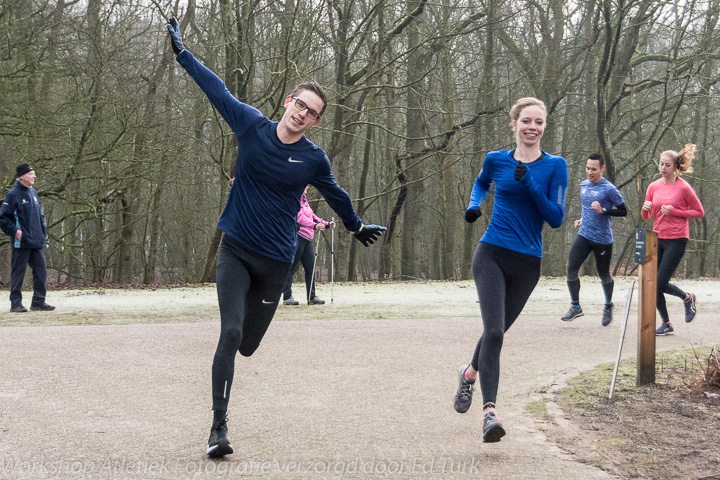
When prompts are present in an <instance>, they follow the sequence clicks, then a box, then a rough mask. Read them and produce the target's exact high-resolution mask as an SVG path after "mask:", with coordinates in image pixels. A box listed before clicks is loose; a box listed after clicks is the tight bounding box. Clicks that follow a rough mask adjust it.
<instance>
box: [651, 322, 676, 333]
mask: <svg viewBox="0 0 720 480" xmlns="http://www.w3.org/2000/svg"><path fill="white" fill-rule="evenodd" d="M674 332H675V329H674V328H673V327H672V325H671V324H670V322H665V323H663V324H662V325H660V326H659V327H658V329H657V330H655V335H657V336H661V335H672V334H673V333H674Z"/></svg>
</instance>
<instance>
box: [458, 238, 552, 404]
mask: <svg viewBox="0 0 720 480" xmlns="http://www.w3.org/2000/svg"><path fill="white" fill-rule="evenodd" d="M541 261H542V260H541V259H540V258H539V257H533V256H531V255H525V254H522V253H518V252H515V251H513V250H508V249H506V248H502V247H498V246H496V245H491V244H488V243H483V242H480V244H478V247H477V249H475V254H474V255H473V277H474V278H475V286H476V288H477V293H478V298H479V299H480V313H481V314H482V322H483V334H482V336H481V337H480V340H479V341H478V343H477V346H476V347H475V354H474V355H473V358H472V367H473V368H474V369H475V370H477V371H478V372H480V389H481V391H482V396H483V403H487V402H493V403H494V402H495V400H496V397H497V390H498V381H499V378H500V351H501V350H502V345H503V337H504V335H505V332H506V331H507V330H508V329H509V328H510V326H512V324H513V323H514V322H515V319H517V317H518V316H519V315H520V312H521V311H522V309H523V307H524V306H525V303H526V302H527V300H528V298H529V297H530V294H531V293H532V291H533V290H534V289H535V285H537V282H538V280H539V279H540V265H541Z"/></svg>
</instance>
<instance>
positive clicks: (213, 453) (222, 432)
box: [206, 417, 234, 458]
mask: <svg viewBox="0 0 720 480" xmlns="http://www.w3.org/2000/svg"><path fill="white" fill-rule="evenodd" d="M227 431H228V429H227V417H225V418H223V419H222V420H220V421H218V422H215V423H213V426H212V428H211V429H210V438H209V439H208V446H207V452H206V453H207V456H208V457H213V458H218V457H224V456H225V455H230V454H231V453H233V452H234V450H233V447H232V445H230V440H228V436H227Z"/></svg>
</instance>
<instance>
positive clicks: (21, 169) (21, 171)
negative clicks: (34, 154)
mask: <svg viewBox="0 0 720 480" xmlns="http://www.w3.org/2000/svg"><path fill="white" fill-rule="evenodd" d="M32 171H33V168H32V167H31V166H30V164H29V163H21V164H20V165H18V166H17V173H16V174H15V178H20V177H22V176H23V175H25V174H26V173H29V172H32Z"/></svg>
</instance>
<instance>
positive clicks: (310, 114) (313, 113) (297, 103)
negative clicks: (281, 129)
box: [291, 97, 320, 120]
mask: <svg viewBox="0 0 720 480" xmlns="http://www.w3.org/2000/svg"><path fill="white" fill-rule="evenodd" d="M291 98H292V99H293V100H295V106H296V107H297V108H298V110H300V111H301V112H302V111H303V110H307V116H308V117H310V118H311V119H313V120H315V119H318V118H320V114H319V113H318V112H316V111H315V110H313V109H312V108H310V107H308V105H307V103H305V102H303V101H302V100H300V99H299V98H298V97H291Z"/></svg>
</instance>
